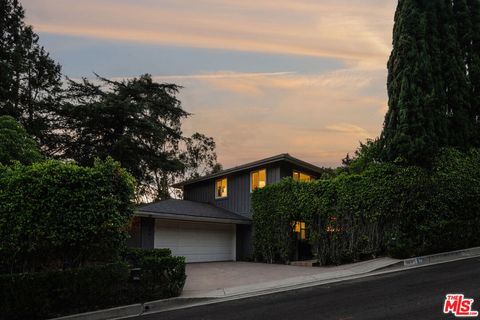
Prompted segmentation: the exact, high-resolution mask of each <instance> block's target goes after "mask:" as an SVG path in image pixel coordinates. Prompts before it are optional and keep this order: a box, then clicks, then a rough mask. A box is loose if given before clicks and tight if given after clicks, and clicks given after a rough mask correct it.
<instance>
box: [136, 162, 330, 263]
mask: <svg viewBox="0 0 480 320" xmlns="http://www.w3.org/2000/svg"><path fill="white" fill-rule="evenodd" d="M322 172H323V169H322V168H319V167H317V166H314V165H312V164H310V163H307V162H305V161H302V160H299V159H296V158H294V157H292V156H290V155H289V154H280V155H277V156H274V157H270V158H266V159H262V160H259V161H255V162H251V163H247V164H244V165H241V166H237V167H234V168H230V169H226V170H222V171H220V172H217V173H214V174H211V175H207V176H203V177H199V178H196V179H192V180H188V181H184V182H181V183H178V184H175V185H174V186H173V187H175V188H180V189H182V190H183V200H177V199H169V200H164V201H158V202H154V203H150V204H146V205H142V206H140V207H139V208H138V210H137V212H136V217H137V219H136V220H135V223H134V225H133V228H132V229H133V232H132V234H133V237H132V239H131V240H132V241H133V244H134V245H136V246H139V247H144V248H170V249H171V250H172V252H173V254H174V255H179V256H184V257H186V261H187V262H208V261H235V260H244V259H247V258H248V257H249V256H251V254H252V231H253V226H252V214H251V211H250V209H251V193H252V191H253V190H255V189H256V188H262V187H264V186H265V185H268V184H272V183H276V182H279V181H280V180H281V179H283V178H285V177H292V178H293V179H296V180H300V181H309V180H312V179H316V178H318V177H319V176H320V175H321V174H322ZM300 229H301V226H299V232H301V230H300Z"/></svg>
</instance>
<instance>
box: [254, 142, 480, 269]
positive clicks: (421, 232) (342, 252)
mask: <svg viewBox="0 0 480 320" xmlns="http://www.w3.org/2000/svg"><path fill="white" fill-rule="evenodd" d="M436 159H437V160H436V162H435V165H434V167H433V169H432V170H426V169H423V168H420V167H415V166H407V167H405V166H401V165H397V164H393V163H383V164H379V163H377V164H373V165H370V166H369V167H368V168H367V169H366V170H364V171H363V172H361V173H358V174H347V173H344V174H341V175H339V176H337V177H335V178H333V179H330V180H317V181H313V182H296V181H293V180H292V179H290V178H288V179H285V180H283V181H282V182H280V183H278V184H274V185H269V186H267V187H265V188H263V189H258V190H256V191H255V192H254V194H253V199H252V200H253V202H252V210H253V223H254V228H255V232H254V247H255V257H256V259H257V260H260V261H266V262H270V263H273V262H283V263H288V262H289V261H292V259H294V258H295V250H296V242H295V234H294V230H293V224H292V223H293V222H294V221H305V222H306V225H307V230H308V231H307V239H308V242H309V243H310V245H311V248H312V253H313V255H314V257H316V258H317V259H318V260H319V261H320V262H321V263H322V264H328V263H334V264H340V263H345V262H350V261H358V260H363V259H368V258H372V257H376V256H378V255H383V254H389V255H391V256H393V257H402V258H403V257H410V256H416V255H421V254H428V253H434V252H440V251H446V250H454V249H459V248H464V247H469V246H475V245H479V244H480V236H479V235H478V230H479V228H480V203H479V202H478V199H480V151H479V150H472V151H470V152H467V153H462V152H459V151H457V150H454V149H445V150H443V151H442V152H441V153H440V154H439V155H438V156H437V158H436ZM476 230H477V231H476Z"/></svg>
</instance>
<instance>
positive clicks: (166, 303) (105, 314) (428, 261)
mask: <svg viewBox="0 0 480 320" xmlns="http://www.w3.org/2000/svg"><path fill="white" fill-rule="evenodd" d="M478 256H480V247H475V248H470V249H465V250H457V251H451V252H444V253H438V254H432V255H428V256H422V257H416V258H410V259H405V260H399V261H398V262H397V263H395V264H393V265H391V266H387V267H380V268H378V269H373V270H370V271H367V272H360V273H357V274H354V275H347V276H340V277H336V278H330V279H323V280H313V281H310V282H305V283H297V284H291V285H286V286H282V287H276V288H264V289H259V290H256V291H252V292H244V293H236V294H232V295H230V296H226V297H218V298H213V297H210V298H208V297H198V298H194V297H192V298H187V297H185V298H182V297H176V298H169V299H163V300H157V301H150V302H145V303H143V304H140V303H139V304H134V305H129V306H123V307H117V308H111V309H106V310H98V311H92V312H87V313H81V314H76V315H71V316H66V317H61V318H55V320H106V319H126V318H131V317H137V316H141V315H143V314H153V313H161V312H166V311H173V310H178V309H183V308H192V307H197V306H202V305H209V304H215V303H221V302H226V301H232V300H239V299H245V298H251V297H256V296H262V295H268V294H273V293H280V292H285V291H290V290H298V289H303V288H308V287H315V286H319V285H324V284H330V283H337V282H342V281H348V280H355V279H360V278H367V277H372V276H378V275H383V274H389V273H395V272H401V271H406V270H411V269H416V268H422V267H427V266H432V265H437V264H444V263H448V262H454V261H459V260H465V259H470V258H475V257H478Z"/></svg>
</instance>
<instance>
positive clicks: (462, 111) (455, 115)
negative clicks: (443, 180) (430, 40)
mask: <svg viewBox="0 0 480 320" xmlns="http://www.w3.org/2000/svg"><path fill="white" fill-rule="evenodd" d="M452 5H453V6H452ZM437 8H438V9H437V11H436V12H437V15H438V16H439V17H440V18H439V20H438V21H439V24H438V26H437V28H438V30H439V32H438V34H439V35H440V39H441V41H440V44H441V50H440V54H441V66H442V68H441V73H440V74H439V77H438V79H439V80H440V81H441V83H442V87H443V88H442V107H443V110H444V111H445V114H446V116H447V123H448V134H447V140H446V143H444V144H442V145H441V146H453V147H459V148H462V149H465V148H468V147H469V146H471V142H472V138H473V119H472V117H471V101H470V84H469V81H468V74H467V63H468V61H467V60H468V59H467V58H466V56H465V54H464V52H465V48H464V47H465V45H464V42H466V41H465V39H468V38H469V34H470V29H471V27H470V20H469V10H468V7H467V4H466V1H465V0H457V1H453V2H452V1H451V0H443V1H442V2H441V3H439V5H438V7H437Z"/></svg>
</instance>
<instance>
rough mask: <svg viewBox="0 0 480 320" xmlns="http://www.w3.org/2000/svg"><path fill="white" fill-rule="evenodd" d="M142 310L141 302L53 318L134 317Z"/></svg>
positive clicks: (96, 318) (79, 319)
mask: <svg viewBox="0 0 480 320" xmlns="http://www.w3.org/2000/svg"><path fill="white" fill-rule="evenodd" d="M142 312H143V305H142V304H141V303H136V304H131V305H128V306H122V307H115V308H110V309H103V310H97V311H91V312H85V313H79V314H74V315H71V316H65V317H60V318H55V320H105V319H119V318H125V317H135V316H139V315H141V314H142Z"/></svg>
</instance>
